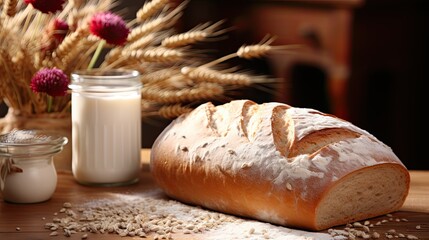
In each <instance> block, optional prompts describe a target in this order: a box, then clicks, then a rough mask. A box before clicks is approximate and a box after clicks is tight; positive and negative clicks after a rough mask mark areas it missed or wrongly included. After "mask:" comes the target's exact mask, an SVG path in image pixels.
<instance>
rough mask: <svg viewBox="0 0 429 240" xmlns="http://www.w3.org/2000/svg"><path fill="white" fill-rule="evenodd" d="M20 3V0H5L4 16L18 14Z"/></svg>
mask: <svg viewBox="0 0 429 240" xmlns="http://www.w3.org/2000/svg"><path fill="white" fill-rule="evenodd" d="M17 4H18V0H5V2H4V3H3V12H2V14H3V16H4V15H7V16H9V17H13V16H15V14H16V7H17Z"/></svg>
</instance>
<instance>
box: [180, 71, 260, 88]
mask: <svg viewBox="0 0 429 240" xmlns="http://www.w3.org/2000/svg"><path fill="white" fill-rule="evenodd" d="M181 73H182V74H183V75H185V76H187V77H189V78H190V79H192V80H195V81H196V82H213V83H219V84H230V85H242V86H248V85H250V84H252V79H251V78H250V76H249V75H247V74H241V73H222V72H219V71H217V70H213V69H210V68H206V67H196V68H193V67H183V68H182V69H181Z"/></svg>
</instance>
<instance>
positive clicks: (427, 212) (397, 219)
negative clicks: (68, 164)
mask: <svg viewBox="0 0 429 240" xmlns="http://www.w3.org/2000/svg"><path fill="white" fill-rule="evenodd" d="M149 156H150V151H149V150H147V149H143V150H142V166H143V167H142V173H141V177H140V181H139V182H138V183H136V184H133V185H129V186H124V187H109V188H105V187H101V188H97V187H89V186H83V185H79V184H77V183H76V182H75V180H74V179H73V176H72V174H71V173H70V172H59V173H58V185H57V189H56V191H55V193H54V195H53V197H52V198H51V199H50V200H48V201H46V202H43V203H36V204H13V203H7V202H4V201H2V200H0V240H13V239H82V235H83V234H82V233H76V234H72V235H71V237H66V236H64V235H63V234H62V233H61V232H60V234H59V235H58V236H50V235H49V234H50V233H51V231H50V230H48V229H45V228H44V226H45V223H47V222H52V221H53V218H54V217H56V216H55V215H54V213H55V212H56V213H58V212H59V211H60V209H61V208H63V204H64V203H65V202H70V203H72V204H79V203H84V202H88V201H91V200H95V199H97V200H100V199H109V197H111V196H112V194H123V195H130V196H133V195H135V194H138V193H141V192H145V191H152V190H154V189H158V188H157V186H156V185H155V183H154V182H153V180H152V179H151V176H150V173H149V165H148V162H149ZM410 173H411V189H410V192H409V195H408V197H407V199H406V201H405V204H404V205H403V207H402V208H401V209H400V211H398V212H395V213H392V216H380V217H378V218H374V219H369V220H370V222H371V223H376V222H378V221H382V220H385V223H383V224H382V225H380V226H374V229H377V232H379V233H382V235H381V237H380V238H379V239H388V238H387V237H386V235H385V233H386V232H388V231H389V230H392V229H395V231H396V232H401V233H403V234H404V235H410V234H411V235H414V236H416V237H418V239H429V171H410ZM401 219H402V220H401ZM404 219H406V220H407V221H405V220H404ZM335 229H344V226H340V227H336V228H335ZM374 231H375V230H374ZM324 232H326V231H324ZM383 233H384V234H383ZM190 236H193V237H192V239H194V237H195V238H197V237H198V236H195V235H188V236H186V237H183V236H182V237H181V236H174V235H173V237H175V239H190ZM87 239H140V238H138V237H126V238H121V237H120V236H119V235H117V234H107V233H104V234H101V233H98V234H94V233H88V238H87ZM147 239H153V236H148V238H147ZM395 239H396V238H395ZM398 239H401V238H398ZM403 239H406V238H403Z"/></svg>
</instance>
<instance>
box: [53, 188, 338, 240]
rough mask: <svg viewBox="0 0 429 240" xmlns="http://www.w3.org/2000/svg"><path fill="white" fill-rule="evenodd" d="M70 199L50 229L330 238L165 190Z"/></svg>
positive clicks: (208, 236)
mask: <svg viewBox="0 0 429 240" xmlns="http://www.w3.org/2000/svg"><path fill="white" fill-rule="evenodd" d="M72 206H73V207H71V206H70V204H68V206H67V208H63V209H62V210H60V211H59V212H60V214H63V215H57V216H55V217H54V218H53V219H52V222H49V223H46V224H45V228H47V229H50V230H51V231H55V232H56V233H57V232H58V231H63V232H64V233H63V234H64V235H71V234H80V235H82V234H86V233H88V232H92V233H99V234H106V233H110V234H118V235H120V236H123V237H125V236H130V237H142V238H144V237H147V236H151V237H153V238H154V239H186V236H187V235H189V236H191V235H192V237H193V238H197V239H198V238H201V239H212V240H217V239H251V240H258V239H275V240H289V239H294V240H328V239H333V238H332V236H330V235H329V234H325V233H316V232H306V231H301V230H296V229H290V228H285V227H281V226H275V225H272V224H269V223H263V222H259V221H255V220H248V219H243V218H239V217H235V216H231V215H227V214H223V213H218V212H214V211H210V210H206V209H202V208H200V207H195V206H190V205H186V204H183V203H181V202H178V201H175V200H172V199H169V198H167V197H166V196H165V195H164V194H163V193H162V191H160V190H156V191H151V192H145V193H142V194H140V195H133V196H130V195H124V194H112V197H111V198H109V199H97V200H94V201H90V202H86V203H83V204H80V205H76V204H72ZM184 237H185V238H184Z"/></svg>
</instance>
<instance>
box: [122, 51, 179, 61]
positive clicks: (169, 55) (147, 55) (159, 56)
mask: <svg viewBox="0 0 429 240" xmlns="http://www.w3.org/2000/svg"><path fill="white" fill-rule="evenodd" d="M122 55H123V57H126V58H128V59H131V60H138V61H142V62H164V63H166V62H175V61H178V60H180V59H182V58H183V56H184V54H183V52H182V51H180V50H177V49H167V48H163V47H154V48H149V49H143V50H132V51H129V52H127V51H126V52H123V53H122Z"/></svg>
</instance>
